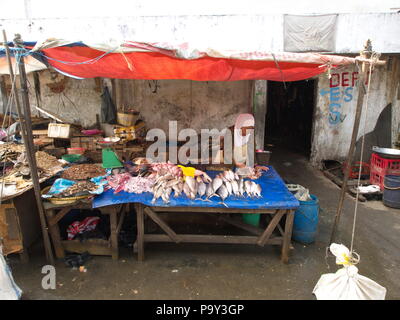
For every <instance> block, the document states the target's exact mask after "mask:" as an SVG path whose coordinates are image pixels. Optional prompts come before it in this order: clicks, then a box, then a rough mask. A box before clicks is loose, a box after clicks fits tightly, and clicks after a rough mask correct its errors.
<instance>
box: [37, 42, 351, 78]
mask: <svg viewBox="0 0 400 320" xmlns="http://www.w3.org/2000/svg"><path fill="white" fill-rule="evenodd" d="M123 48H124V50H121V51H118V52H115V50H113V52H107V49H106V48H102V49H99V48H93V47H89V46H86V45H82V44H78V45H76V44H68V45H62V46H50V47H49V46H43V47H42V48H40V46H39V47H36V50H39V52H40V54H41V55H42V57H44V58H45V59H46V60H47V62H48V63H49V64H50V65H51V66H53V67H54V68H56V69H57V70H59V71H61V72H63V73H66V74H69V75H72V76H75V77H80V78H94V77H104V78H116V79H147V80H150V79H151V80H159V79H189V80H197V81H235V80H250V79H259V80H272V81H297V80H303V79H307V78H311V77H313V76H316V75H319V74H321V73H323V72H325V71H326V70H327V68H328V67H330V66H337V65H345V64H350V63H354V61H353V60H354V59H352V58H346V57H339V56H332V55H321V54H317V53H309V54H305V53H297V54H296V53H281V54H275V55H274V54H268V53H255V52H254V53H235V54H229V55H227V54H224V53H215V52H214V51H213V52H212V53H211V54H210V53H204V52H203V53H197V52H196V54H195V55H193V54H192V52H190V54H191V56H190V57H189V58H187V57H185V54H187V52H185V51H182V48H178V49H177V50H167V49H165V48H160V47H156V46H154V45H149V44H142V43H133V42H130V43H129V44H128V45H127V44H126V43H125V45H124V47H123ZM179 50H181V51H179Z"/></svg>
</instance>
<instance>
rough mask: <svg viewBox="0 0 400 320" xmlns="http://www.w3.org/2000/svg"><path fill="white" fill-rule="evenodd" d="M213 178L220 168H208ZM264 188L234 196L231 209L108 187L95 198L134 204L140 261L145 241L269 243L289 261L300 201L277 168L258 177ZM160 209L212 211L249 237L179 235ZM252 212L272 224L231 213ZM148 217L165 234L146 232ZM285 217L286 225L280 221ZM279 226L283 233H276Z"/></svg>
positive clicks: (101, 203)
mask: <svg viewBox="0 0 400 320" xmlns="http://www.w3.org/2000/svg"><path fill="white" fill-rule="evenodd" d="M207 174H208V175H209V176H210V177H212V178H213V177H215V176H216V174H218V172H217V171H207ZM255 181H256V182H257V183H258V184H259V185H260V186H261V187H262V193H261V197H258V198H250V197H236V196H230V197H228V198H226V199H225V201H224V202H225V204H226V205H227V206H228V208H226V207H224V206H223V205H222V204H220V201H219V200H217V199H215V200H214V199H213V201H211V202H205V201H200V200H196V199H195V200H190V199H188V198H187V197H186V196H185V195H180V196H178V197H170V202H169V203H164V202H163V201H162V199H157V201H156V202H155V203H154V202H152V198H153V194H152V193H150V192H144V193H141V194H135V193H127V192H124V191H121V192H118V193H114V192H113V191H112V190H107V191H106V192H104V193H102V194H101V195H99V196H97V197H96V198H94V200H93V207H94V208H100V207H104V206H109V205H112V204H114V205H115V204H122V203H134V204H135V208H136V213H137V229H138V234H137V243H136V247H137V251H138V258H139V260H140V261H142V260H143V259H144V244H145V243H146V242H175V243H180V242H197V243H235V244H256V245H259V246H264V245H266V244H274V245H280V246H281V247H282V251H281V252H282V257H281V258H282V261H283V262H285V263H287V262H288V259H289V247H290V239H291V235H292V226H293V218H294V211H295V210H296V209H297V208H298V207H299V205H300V203H299V201H298V200H297V199H296V198H295V197H294V196H293V195H292V194H291V193H290V192H289V190H288V189H287V187H286V185H285V183H284V181H283V180H282V179H281V178H280V176H279V175H278V173H277V172H276V171H275V170H274V168H273V167H271V166H269V170H268V171H267V172H264V173H263V174H262V175H261V176H260V177H259V178H258V179H257V180H255ZM160 212H166V213H168V212H177V213H185V212H195V213H199V214H201V213H202V214H204V213H206V214H211V215H213V216H216V217H217V218H218V219H223V220H224V221H226V222H228V223H230V224H232V225H234V226H236V227H239V228H241V229H243V230H246V231H247V232H250V234H251V235H249V236H234V235H224V236H217V235H193V234H177V233H176V232H175V231H174V230H172V228H171V227H170V226H169V225H168V224H167V223H166V222H165V221H163V220H162V219H161V217H160V215H159V213H160ZM232 213H239V214H243V213H248V214H264V215H266V216H267V217H269V220H270V221H269V222H268V225H267V226H266V228H265V229H261V228H255V227H253V226H251V225H249V224H245V223H243V222H242V221H240V220H234V219H232V217H230V216H229V214H232ZM145 216H147V217H149V218H150V219H151V220H153V221H154V222H155V223H156V224H158V225H159V226H160V227H161V229H162V230H163V231H164V232H165V234H146V233H145V229H144V217H145ZM283 217H285V225H284V226H283V228H282V227H281V226H280V225H279V222H280V221H281V220H282V219H283ZM275 229H277V231H278V232H279V234H280V235H279V236H275V235H273V231H274V230H275Z"/></svg>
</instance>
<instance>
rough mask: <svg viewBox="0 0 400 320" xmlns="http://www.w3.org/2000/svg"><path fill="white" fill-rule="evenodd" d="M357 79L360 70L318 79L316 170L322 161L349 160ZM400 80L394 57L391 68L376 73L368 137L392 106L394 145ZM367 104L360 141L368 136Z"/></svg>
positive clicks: (399, 109) (398, 120)
mask: <svg viewBox="0 0 400 320" xmlns="http://www.w3.org/2000/svg"><path fill="white" fill-rule="evenodd" d="M381 59H387V57H384V56H383V57H381ZM388 69H389V70H388ZM357 77H358V72H357V70H356V67H347V68H344V69H340V70H339V71H332V78H331V79H330V80H329V79H328V77H327V76H326V75H321V76H319V77H318V93H317V99H316V101H317V102H316V112H315V118H314V128H313V146H312V153H311V162H312V164H314V165H316V166H319V165H320V163H321V161H322V160H328V159H331V160H343V159H345V158H346V156H347V153H348V148H349V146H350V140H351V133H352V130H353V124H354V117H355V109H356V104H357V96H358V89H357ZM399 79H400V59H399V58H398V57H392V62H391V63H390V64H389V66H383V67H377V68H376V69H375V70H374V71H373V72H372V79H371V85H370V92H369V97H368V105H369V106H368V112H367V118H366V127H365V133H369V132H371V131H373V130H374V128H375V125H376V122H377V119H378V117H379V115H380V113H381V112H382V110H383V109H384V108H385V107H386V106H387V105H388V104H389V103H392V125H391V128H392V144H393V143H394V142H395V141H394V140H395V138H396V137H397V132H398V128H399V124H400V102H399V98H400V97H399V95H398V90H400V89H399ZM366 100H367V99H366V96H365V97H364V104H363V113H362V115H361V123H360V130H359V133H358V138H360V137H361V136H362V135H363V134H364V126H363V124H364V116H365V111H366V104H367V101H366Z"/></svg>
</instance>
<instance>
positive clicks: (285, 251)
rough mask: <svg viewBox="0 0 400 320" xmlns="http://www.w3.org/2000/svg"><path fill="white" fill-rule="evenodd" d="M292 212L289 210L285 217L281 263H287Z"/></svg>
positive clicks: (292, 218)
mask: <svg viewBox="0 0 400 320" xmlns="http://www.w3.org/2000/svg"><path fill="white" fill-rule="evenodd" d="M293 220H294V211H293V210H291V211H289V212H288V213H287V215H286V223H285V235H284V237H283V244H282V254H281V260H282V262H283V263H288V262H289V248H290V240H291V238H292V229H293Z"/></svg>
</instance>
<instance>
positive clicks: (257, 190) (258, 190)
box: [255, 184, 262, 198]
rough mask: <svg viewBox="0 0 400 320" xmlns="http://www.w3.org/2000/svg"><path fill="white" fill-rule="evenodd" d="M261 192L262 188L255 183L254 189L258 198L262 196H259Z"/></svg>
mask: <svg viewBox="0 0 400 320" xmlns="http://www.w3.org/2000/svg"><path fill="white" fill-rule="evenodd" d="M261 192H262V188H261V186H260V185H259V184H257V185H256V191H255V193H256V196H257V197H259V198H261V197H262V196H261Z"/></svg>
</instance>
